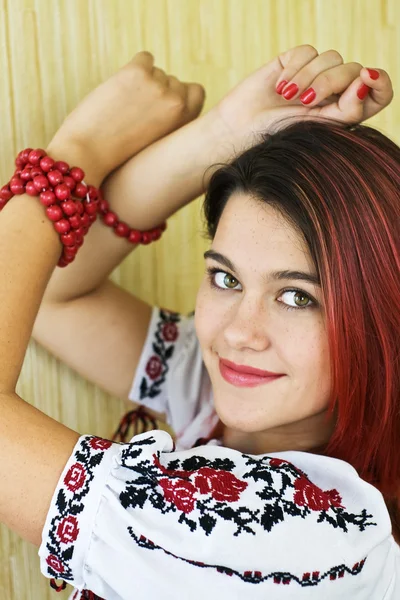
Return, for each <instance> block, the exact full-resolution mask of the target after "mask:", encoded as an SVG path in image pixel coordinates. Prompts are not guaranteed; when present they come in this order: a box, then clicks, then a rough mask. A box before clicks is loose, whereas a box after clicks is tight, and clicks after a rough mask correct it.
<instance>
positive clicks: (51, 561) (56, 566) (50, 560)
mask: <svg viewBox="0 0 400 600" xmlns="http://www.w3.org/2000/svg"><path fill="white" fill-rule="evenodd" d="M46 562H47V564H48V565H49V567H51V568H52V569H53V570H54V571H57V573H64V567H63V564H62V562H61V561H60V560H59V559H58V558H57V556H54V554H50V555H49V556H48V557H47V558H46Z"/></svg>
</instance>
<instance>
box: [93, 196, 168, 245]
mask: <svg viewBox="0 0 400 600" xmlns="http://www.w3.org/2000/svg"><path fill="white" fill-rule="evenodd" d="M99 214H101V216H102V220H103V223H104V224H105V225H107V226H108V227H112V228H113V229H114V231H115V233H116V234H117V235H118V236H119V237H124V238H126V239H127V240H128V241H129V242H131V243H132V244H151V242H155V241H156V240H159V239H160V237H161V236H162V234H163V232H164V231H165V230H166V228H167V223H163V224H162V225H160V226H159V227H155V228H154V229H149V230H148V231H139V230H138V229H131V228H130V227H129V225H127V224H126V223H124V222H123V221H119V219H118V216H117V215H116V214H115V212H112V211H110V206H109V204H108V202H107V200H104V198H103V196H102V194H101V191H100V196H99Z"/></svg>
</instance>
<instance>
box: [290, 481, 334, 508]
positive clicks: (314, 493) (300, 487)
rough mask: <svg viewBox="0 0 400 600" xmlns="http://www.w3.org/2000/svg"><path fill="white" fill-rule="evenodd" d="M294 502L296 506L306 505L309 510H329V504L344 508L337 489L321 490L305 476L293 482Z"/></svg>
mask: <svg viewBox="0 0 400 600" xmlns="http://www.w3.org/2000/svg"><path fill="white" fill-rule="evenodd" d="M294 489H295V490H296V491H295V494H294V496H293V500H294V502H295V503H296V504H297V506H308V508H310V509H311V510H329V508H330V507H331V506H336V507H340V508H344V506H342V504H341V502H342V499H341V497H340V496H339V493H338V492H337V490H328V491H327V492H323V491H322V490H321V488H319V487H318V486H316V485H314V484H313V483H311V481H309V480H308V479H307V478H306V477H299V479H296V481H295V483H294Z"/></svg>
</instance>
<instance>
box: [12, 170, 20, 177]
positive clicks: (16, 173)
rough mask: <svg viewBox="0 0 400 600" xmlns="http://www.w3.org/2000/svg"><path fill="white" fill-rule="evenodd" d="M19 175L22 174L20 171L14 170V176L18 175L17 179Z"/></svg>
mask: <svg viewBox="0 0 400 600" xmlns="http://www.w3.org/2000/svg"><path fill="white" fill-rule="evenodd" d="M21 173H22V169H15V171H14V176H15V175H18V177H19V176H20V175H21Z"/></svg>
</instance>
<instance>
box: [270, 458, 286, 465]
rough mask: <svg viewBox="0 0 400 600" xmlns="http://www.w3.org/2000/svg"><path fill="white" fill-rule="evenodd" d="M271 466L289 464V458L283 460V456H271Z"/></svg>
mask: <svg viewBox="0 0 400 600" xmlns="http://www.w3.org/2000/svg"><path fill="white" fill-rule="evenodd" d="M269 464H270V465H271V467H280V466H281V465H287V464H288V462H287V460H283V459H282V458H271V460H270V461H269Z"/></svg>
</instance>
